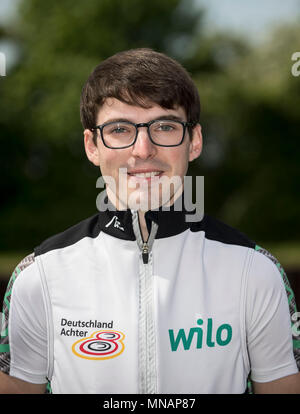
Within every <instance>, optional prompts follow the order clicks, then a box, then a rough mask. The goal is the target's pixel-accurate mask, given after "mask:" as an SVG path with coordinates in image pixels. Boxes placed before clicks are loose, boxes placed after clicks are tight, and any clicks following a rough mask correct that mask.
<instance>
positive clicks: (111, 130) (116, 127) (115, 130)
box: [105, 124, 132, 135]
mask: <svg viewBox="0 0 300 414" xmlns="http://www.w3.org/2000/svg"><path fill="white" fill-rule="evenodd" d="M131 130H132V128H131V126H130V125H125V124H111V125H107V126H106V127H105V133H106V134H110V135H121V134H128V133H131Z"/></svg>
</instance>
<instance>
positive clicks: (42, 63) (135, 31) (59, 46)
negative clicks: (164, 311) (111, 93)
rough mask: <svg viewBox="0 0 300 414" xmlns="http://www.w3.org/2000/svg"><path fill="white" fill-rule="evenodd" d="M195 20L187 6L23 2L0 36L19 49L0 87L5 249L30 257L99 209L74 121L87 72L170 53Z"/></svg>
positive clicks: (170, 2) (113, 0) (176, 2)
mask: <svg viewBox="0 0 300 414" xmlns="http://www.w3.org/2000/svg"><path fill="white" fill-rule="evenodd" d="M201 16H202V12H201V11H199V10H198V11H197V10H195V8H194V7H193V2H192V1H191V0H184V1H180V0H164V1H161V0H153V1H152V2H151V4H148V3H146V2H141V1H139V0H127V1H122V0H102V1H101V2H99V1H97V0H90V1H89V2H85V3H84V4H82V3H81V2H74V1H70V0H53V1H51V2H43V3H41V2H40V1H38V0H26V1H22V2H21V3H20V11H19V16H18V20H17V21H16V23H15V24H14V25H13V26H10V27H6V28H5V29H3V30H2V31H1V32H0V39H1V37H2V38H3V37H6V38H9V39H14V40H15V42H16V43H17V44H18V46H19V48H20V59H19V62H18V64H17V65H16V67H15V68H14V70H13V71H11V73H9V76H7V77H5V78H1V83H0V94H1V101H0V128H1V137H0V140H1V149H2V151H1V155H0V162H1V168H2V180H1V184H0V191H1V193H2V194H4V195H5V199H4V200H3V201H2V204H1V221H0V225H1V238H0V248H1V249H27V248H29V249H31V248H32V246H34V245H35V244H37V243H39V242H40V241H41V240H42V239H44V238H45V237H47V236H50V235H52V234H53V233H55V232H58V231H61V230H64V229H65V228H66V227H68V226H70V225H72V224H73V223H75V222H77V221H78V220H80V219H83V218H85V217H86V216H88V215H90V214H93V213H94V212H95V211H96V206H95V200H96V195H97V192H96V188H95V184H96V178H97V176H98V175H99V171H98V169H94V170H93V168H92V166H90V164H89V162H88V161H87V160H86V157H85V155H84V149H83V140H82V126H81V124H80V121H79V97H80V92H81V88H82V86H83V83H84V82H85V80H86V78H87V76H88V74H89V73H90V72H91V71H92V69H93V68H94V67H95V66H96V65H97V64H98V63H99V62H100V61H101V60H103V59H104V58H106V57H108V56H109V55H111V54H113V53H115V52H118V51H120V50H124V49H128V48H134V47H141V46H143V47H152V48H154V49H156V50H159V51H163V52H167V53H171V54H172V50H173V51H174V49H175V50H177V48H174V44H175V43H176V44H180V43H181V44H182V42H183V40H184V42H189V41H191V40H192V38H193V37H194V34H195V32H196V30H198V27H199V23H201ZM181 56H184V50H182V52H181ZM97 191H99V190H97Z"/></svg>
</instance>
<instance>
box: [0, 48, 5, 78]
mask: <svg viewBox="0 0 300 414" xmlns="http://www.w3.org/2000/svg"><path fill="white" fill-rule="evenodd" d="M0 76H6V56H5V54H4V53H2V52H0Z"/></svg>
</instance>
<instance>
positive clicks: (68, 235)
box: [34, 214, 100, 256]
mask: <svg viewBox="0 0 300 414" xmlns="http://www.w3.org/2000/svg"><path fill="white" fill-rule="evenodd" d="M99 233H100V225H99V215H98V214H95V215H94V216H92V217H89V218H88V219H85V220H83V221H81V222H80V223H78V224H75V225H74V226H72V227H70V228H69V229H67V230H65V231H63V232H62V233H58V234H56V235H55V236H52V237H49V238H48V239H46V240H45V241H43V242H42V243H41V244H40V245H39V246H38V247H36V248H35V249H34V252H35V256H38V255H41V254H44V253H47V252H49V251H51V250H55V249H61V248H63V247H67V246H70V245H72V244H74V243H77V242H78V241H79V240H81V239H83V238H84V237H92V238H95V237H97V236H98V235H99Z"/></svg>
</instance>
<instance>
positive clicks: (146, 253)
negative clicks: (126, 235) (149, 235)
mask: <svg viewBox="0 0 300 414" xmlns="http://www.w3.org/2000/svg"><path fill="white" fill-rule="evenodd" d="M142 258H143V263H144V264H148V262H149V246H148V244H147V242H144V244H143V247H142Z"/></svg>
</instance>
